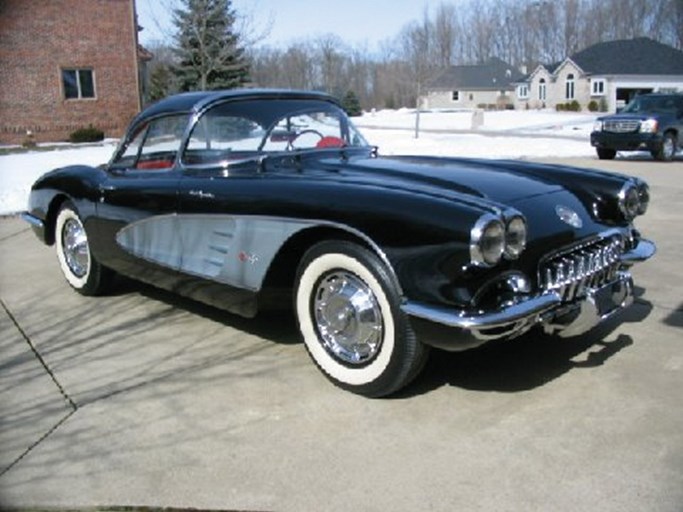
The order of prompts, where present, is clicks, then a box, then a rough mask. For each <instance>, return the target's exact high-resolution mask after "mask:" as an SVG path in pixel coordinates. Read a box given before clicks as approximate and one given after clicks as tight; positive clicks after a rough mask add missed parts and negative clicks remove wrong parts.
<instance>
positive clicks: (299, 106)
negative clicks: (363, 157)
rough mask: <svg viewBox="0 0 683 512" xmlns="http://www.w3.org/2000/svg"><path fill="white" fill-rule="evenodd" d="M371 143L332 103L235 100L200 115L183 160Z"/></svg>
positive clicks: (207, 162) (201, 162) (225, 159)
mask: <svg viewBox="0 0 683 512" xmlns="http://www.w3.org/2000/svg"><path fill="white" fill-rule="evenodd" d="M367 145H368V143H367V142H366V141H365V139H364V138H363V136H362V135H361V134H360V133H359V132H358V130H357V129H356V128H355V127H354V126H353V125H352V124H351V123H350V122H349V120H348V118H347V116H346V114H345V113H344V111H343V110H342V109H340V108H339V107H337V106H336V105H334V104H333V103H329V102H326V101H320V100H293V99H281V100H266V101H264V100H244V101H231V102H226V103H222V104H219V105H217V106H215V107H213V108H211V109H209V110H208V111H207V112H205V113H204V114H203V115H202V116H201V118H200V119H199V120H198V121H197V123H196V124H195V126H194V128H193V129H192V132H191V134H190V138H189V140H188V143H187V145H186V147H185V150H184V153H183V157H182V160H183V162H184V163H185V164H187V165H214V164H217V163H225V162H230V161H235V160H243V159H248V158H253V157H257V156H261V155H264V154H272V153H280V152H285V151H301V150H312V149H322V148H334V147H337V148H341V147H348V146H354V147H363V146H367Z"/></svg>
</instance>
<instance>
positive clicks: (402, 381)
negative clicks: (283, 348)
mask: <svg viewBox="0 0 683 512" xmlns="http://www.w3.org/2000/svg"><path fill="white" fill-rule="evenodd" d="M297 283H298V284H297V287H296V291H295V303H296V304H295V307H296V312H297V317H298V320H299V328H300V329H301V333H302V335H303V338H304V342H305V344H306V348H307V350H308V352H309V354H310V356H311V358H312V359H313V361H314V362H315V363H316V365H317V366H318V367H319V368H320V369H321V370H322V372H323V373H324V374H325V375H326V376H327V377H328V378H329V379H330V380H331V381H332V382H333V383H334V384H336V385H337V386H339V387H341V388H343V389H346V390H349V391H352V392H354V393H358V394H361V395H365V396H370V397H379V396H384V395H388V394H391V393H393V392H395V391H397V390H398V389H400V388H401V387H403V386H405V385H406V384H408V383H409V382H410V380H412V379H413V378H414V377H415V376H416V375H417V374H418V373H419V370H420V369H421V368H422V366H423V363H424V361H425V359H426V357H427V354H428V350H427V347H426V346H424V345H422V344H421V343H419V342H418V341H417V340H416V338H415V334H414V333H413V331H412V329H411V327H410V323H409V321H408V318H407V317H406V315H405V314H404V313H403V312H402V311H401V308H400V297H399V295H398V292H397V290H396V287H395V286H394V285H393V282H392V279H391V277H390V275H389V273H388V271H387V269H386V266H385V265H384V264H383V263H382V262H381V261H380V259H379V258H378V257H377V256H376V255H375V254H374V253H372V252H370V251H369V250H367V249H365V248H364V247H361V246H359V245H356V244H353V243H349V242H342V241H329V242H322V243H320V244H318V245H315V246H314V247H312V248H311V249H310V250H309V251H308V252H307V253H306V255H305V256H304V258H303V259H302V261H301V264H300V265H299V269H298V272H297Z"/></svg>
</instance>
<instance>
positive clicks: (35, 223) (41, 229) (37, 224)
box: [21, 212, 45, 243]
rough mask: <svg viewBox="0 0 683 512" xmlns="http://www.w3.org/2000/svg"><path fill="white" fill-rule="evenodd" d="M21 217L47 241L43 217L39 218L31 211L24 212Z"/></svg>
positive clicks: (38, 235) (39, 236)
mask: <svg viewBox="0 0 683 512" xmlns="http://www.w3.org/2000/svg"><path fill="white" fill-rule="evenodd" d="M21 218H22V220H24V221H25V222H28V224H29V225H30V226H31V229H32V230H33V232H34V233H35V235H36V236H37V237H38V238H39V239H40V240H41V241H42V242H43V243H45V223H44V222H43V221H42V219H39V218H38V217H36V216H35V215H31V214H30V213H29V212H22V214H21Z"/></svg>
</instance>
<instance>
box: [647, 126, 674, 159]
mask: <svg viewBox="0 0 683 512" xmlns="http://www.w3.org/2000/svg"><path fill="white" fill-rule="evenodd" d="M675 154H676V139H675V138H674V134H673V133H671V132H666V133H665V134H664V138H663V139H662V144H661V146H659V148H658V149H657V150H656V151H653V152H652V156H653V157H654V159H655V160H659V161H661V162H671V160H673V159H674V155H675Z"/></svg>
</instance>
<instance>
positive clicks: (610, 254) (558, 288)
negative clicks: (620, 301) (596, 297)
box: [539, 236, 624, 302]
mask: <svg viewBox="0 0 683 512" xmlns="http://www.w3.org/2000/svg"><path fill="white" fill-rule="evenodd" d="M623 251H624V244H623V240H622V238H621V237H620V236H613V237H610V238H606V239H603V240H599V241H597V242H593V243H590V244H586V245H582V246H578V247H574V248H573V249H570V250H569V251H566V252H563V253H561V254H559V255H555V256H553V257H551V258H550V259H548V260H546V261H544V262H542V263H541V266H540V274H539V277H540V284H541V287H542V288H543V289H544V290H546V291H554V292H557V293H558V294H559V295H560V297H562V300H564V301H566V302H570V301H573V300H574V299H576V298H579V297H583V296H584V295H585V294H586V290H587V289H589V288H599V287H601V286H603V285H605V284H607V283H610V282H612V281H614V280H615V279H616V277H617V271H618V270H619V266H620V258H621V255H622V253H623Z"/></svg>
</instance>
